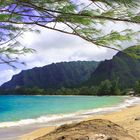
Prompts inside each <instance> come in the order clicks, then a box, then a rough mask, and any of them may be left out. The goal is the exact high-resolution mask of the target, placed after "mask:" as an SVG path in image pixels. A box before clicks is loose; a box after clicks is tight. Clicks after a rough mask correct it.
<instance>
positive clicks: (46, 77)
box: [1, 61, 99, 89]
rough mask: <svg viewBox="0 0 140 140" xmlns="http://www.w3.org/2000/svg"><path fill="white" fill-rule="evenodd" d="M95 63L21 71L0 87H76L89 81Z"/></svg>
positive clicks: (84, 62)
mask: <svg viewBox="0 0 140 140" xmlns="http://www.w3.org/2000/svg"><path fill="white" fill-rule="evenodd" d="M98 64H99V63H98V62H95V61H88V62H87V61H77V62H61V63H56V64H54V63H53V64H50V65H47V66H44V67H40V68H33V69H30V70H25V71H22V72H21V73H19V74H17V75H15V76H13V78H12V79H11V80H10V81H9V82H6V83H5V84H3V85H2V86H1V88H2V89H17V88H34V87H36V88H42V89H48V88H54V89H57V88H61V87H69V88H70V87H73V86H77V85H79V84H81V83H83V82H85V81H86V80H88V79H89V77H90V75H91V73H92V72H93V71H94V70H95V69H96V67H97V66H98Z"/></svg>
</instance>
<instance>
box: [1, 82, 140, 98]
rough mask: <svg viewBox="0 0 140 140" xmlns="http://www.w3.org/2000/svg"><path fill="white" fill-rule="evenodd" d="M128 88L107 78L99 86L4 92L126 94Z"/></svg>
mask: <svg viewBox="0 0 140 140" xmlns="http://www.w3.org/2000/svg"><path fill="white" fill-rule="evenodd" d="M133 90H134V92H135V94H137V95H140V81H137V82H136V83H135V86H134V88H133ZM128 91H129V90H128V89H120V86H119V80H118V79H117V80H113V81H110V80H105V81H102V82H101V83H100V84H99V85H98V86H82V87H78V88H64V87H62V88H59V89H41V88H38V87H34V88H17V89H15V90H12V91H4V92H2V91H1V93H3V94H6V95H8V94H11V93H12V94H17V95H97V96H105V95H108V96H110V95H126V94H128Z"/></svg>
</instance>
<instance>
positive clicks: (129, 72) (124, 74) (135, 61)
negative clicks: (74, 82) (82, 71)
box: [88, 46, 140, 88]
mask: <svg viewBox="0 0 140 140" xmlns="http://www.w3.org/2000/svg"><path fill="white" fill-rule="evenodd" d="M124 52H127V53H130V54H131V56H130V55H128V54H126V53H124ZM124 52H119V53H117V54H116V55H115V56H114V57H113V58H112V59H111V60H105V61H103V62H101V63H100V64H99V66H98V67H97V69H96V70H95V71H94V72H93V73H92V74H91V77H90V79H89V80H88V84H90V85H98V84H100V83H101V81H104V80H106V79H108V80H110V81H112V80H115V79H119V84H120V86H121V87H122V88H128V87H133V86H134V84H135V81H138V80H140V57H139V56H140V46H133V47H130V48H127V49H126V50H125V51H124Z"/></svg>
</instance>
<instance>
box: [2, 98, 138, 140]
mask: <svg viewBox="0 0 140 140" xmlns="http://www.w3.org/2000/svg"><path fill="white" fill-rule="evenodd" d="M136 106H140V98H138V97H130V96H126V98H125V99H124V101H123V102H121V103H120V104H118V105H116V106H115V105H114V106H110V107H104V108H98V109H92V110H85V111H82V112H78V114H74V113H73V116H71V115H70V116H69V114H66V115H67V116H66V117H64V115H62V116H60V118H57V119H54V120H51V121H50V122H45V120H44V118H43V119H42V120H43V121H44V122H43V121H42V122H41V123H37V122H35V123H31V124H27V125H25V126H24V125H22V124H20V125H19V126H14V127H5V128H4V129H3V128H2V129H1V128H0V135H4V137H3V136H2V137H0V139H1V140H20V139H21V140H33V138H37V137H41V136H43V135H44V134H45V133H49V132H50V130H51V131H52V130H55V129H56V127H58V126H61V125H63V124H71V123H76V122H81V121H84V120H90V119H94V118H95V119H96V118H100V117H101V118H106V117H105V116H108V115H110V114H112V115H113V114H114V113H115V114H116V113H117V112H121V111H123V110H125V109H126V110H127V109H128V108H133V107H136ZM139 110H140V108H139ZM139 116H140V114H139ZM57 117H58V116H57ZM109 119H111V118H109ZM113 121H114V120H113ZM114 122H116V121H114ZM18 129H19V131H20V132H17V130H18ZM1 130H2V131H1ZM3 130H4V131H3ZM7 130H8V131H7ZM10 133H12V135H11V134H10ZM29 137H30V138H29Z"/></svg>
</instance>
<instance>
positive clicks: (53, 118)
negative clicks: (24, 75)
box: [0, 97, 140, 128]
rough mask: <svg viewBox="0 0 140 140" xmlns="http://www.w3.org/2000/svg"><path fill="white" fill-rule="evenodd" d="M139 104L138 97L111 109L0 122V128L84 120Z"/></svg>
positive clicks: (139, 99)
mask: <svg viewBox="0 0 140 140" xmlns="http://www.w3.org/2000/svg"><path fill="white" fill-rule="evenodd" d="M139 103H140V98H139V97H131V98H129V99H126V100H125V101H124V102H123V103H120V104H119V105H117V106H113V107H105V108H97V109H93V110H86V111H79V112H76V113H72V114H59V115H47V116H41V117H39V118H36V119H23V120H20V121H15V122H2V123H0V128H4V127H14V126H24V125H30V124H37V123H47V122H51V121H56V122H57V121H58V122H59V120H63V119H69V120H70V118H71V119H72V118H77V117H80V118H86V117H89V116H90V115H95V114H104V113H109V112H114V111H118V110H121V109H123V108H126V107H129V106H133V105H136V104H139Z"/></svg>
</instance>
